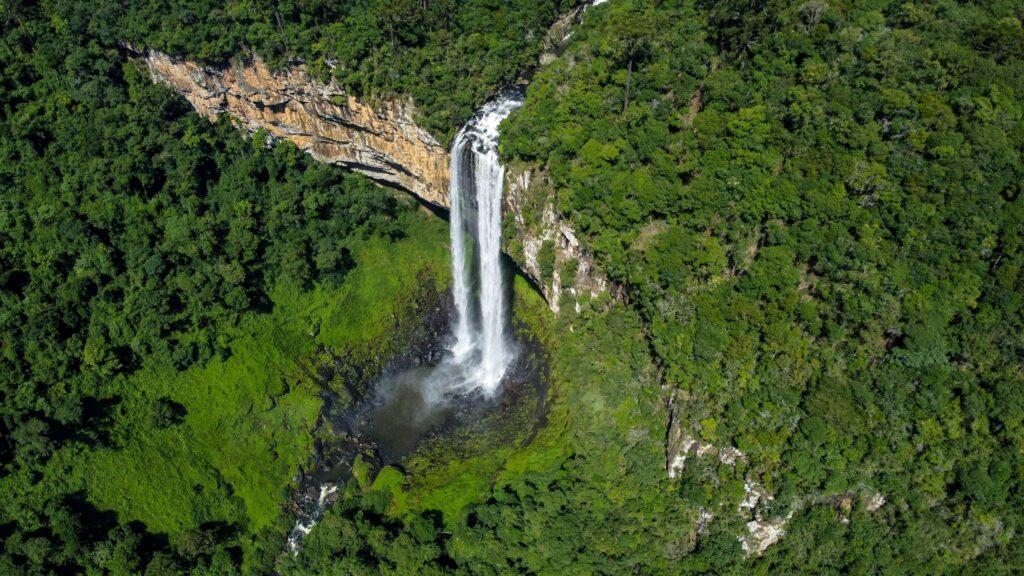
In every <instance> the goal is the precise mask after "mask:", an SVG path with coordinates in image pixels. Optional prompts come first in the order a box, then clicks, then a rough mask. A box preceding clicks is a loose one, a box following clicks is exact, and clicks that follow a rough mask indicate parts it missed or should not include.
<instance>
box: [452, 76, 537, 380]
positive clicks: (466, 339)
mask: <svg viewBox="0 0 1024 576" xmlns="http://www.w3.org/2000/svg"><path fill="white" fill-rule="evenodd" d="M521 105H522V95H521V94H519V93H506V94H502V95H501V96H498V97H497V98H495V99H494V100H492V101H490V102H488V103H487V104H486V105H484V107H483V108H482V109H481V110H480V111H479V112H477V114H476V115H475V116H474V117H473V118H472V119H471V120H470V121H469V123H468V124H466V126H465V127H464V128H463V129H462V131H461V132H459V134H458V136H456V137H455V142H454V143H453V144H452V164H451V183H450V185H449V188H448V192H449V197H450V199H451V200H450V201H451V242H452V276H453V281H454V287H453V292H454V293H455V310H456V315H457V318H456V320H455V328H454V336H455V343H454V344H453V345H452V348H451V351H452V355H453V356H454V360H455V362H456V363H458V364H461V365H463V367H464V368H466V369H467V378H468V380H469V382H467V383H466V384H467V385H468V387H470V388H480V389H481V390H483V391H484V392H485V393H487V394H492V393H493V392H494V391H495V390H497V388H498V385H499V384H500V383H501V378H502V377H503V376H504V375H505V370H506V369H507V368H508V366H509V363H510V362H511V361H512V352H511V350H510V346H509V341H508V334H507V330H506V326H505V324H506V316H507V309H506V304H505V282H504V278H503V277H502V269H501V196H502V191H503V188H504V178H505V168H504V167H503V166H502V165H501V162H499V161H498V126H499V125H500V124H501V121H502V120H504V119H505V118H506V117H507V116H508V115H509V114H510V113H511V112H512V111H513V110H515V109H516V108H518V107H519V106H521ZM474 207H475V211H474V210H472V209H473V208H474ZM467 229H468V230H469V231H470V232H471V233H475V234H472V235H473V237H474V239H475V240H476V261H477V262H478V263H479V266H480V267H479V280H480V290H479V294H478V298H477V301H476V302H475V303H474V302H473V299H472V298H471V295H472V280H471V278H472V276H471V271H470V269H469V267H468V266H469V262H467V258H466V255H467V250H466V245H465V242H466V231H467ZM476 311H479V322H475V321H474V320H475V316H474V312H476Z"/></svg>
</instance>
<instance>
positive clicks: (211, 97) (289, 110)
mask: <svg viewBox="0 0 1024 576" xmlns="http://www.w3.org/2000/svg"><path fill="white" fill-rule="evenodd" d="M144 60H145V62H146V65H147V66H148V67H149V72H150V75H151V76H152V78H153V80H154V81H155V82H163V83H166V84H168V85H170V86H171V87H172V88H174V89H175V90H176V91H178V92H179V93H181V94H182V95H183V96H185V98H186V99H188V101H189V102H190V103H191V104H192V106H193V107H194V108H195V109H196V112H198V113H200V114H202V115H203V116H206V117H207V118H210V119H211V120H215V119H216V118H217V117H219V116H220V115H222V114H227V115H228V116H230V117H231V118H233V119H234V120H235V121H237V122H238V123H239V124H240V125H241V126H242V127H243V128H245V129H247V130H249V131H255V130H257V129H259V128H263V129H265V130H267V132H269V133H270V134H271V135H272V136H273V137H275V138H281V139H284V140H288V141H290V142H293V143H294V144H295V145H296V146H298V147H299V148H300V149H301V150H304V151H306V152H308V153H309V154H310V155H312V156H313V157H314V158H316V159H317V160H320V161H322V162H328V163H331V164H339V165H341V166H345V167H346V168H350V169H352V170H354V171H356V172H360V173H362V174H365V175H367V176H369V177H371V178H373V179H374V180H377V181H380V182H383V183H387V184H390V185H393V186H397V187H399V188H402V189H404V190H408V191H409V192H411V193H413V194H415V195H416V196H417V197H419V198H420V199H421V200H424V201H426V202H430V203H431V204H434V205H437V206H441V207H447V206H448V152H447V150H445V149H444V147H442V146H441V144H440V143H439V142H438V141H437V140H436V139H435V138H434V137H433V136H431V135H430V133H428V132H427V131H426V130H423V129H422V128H420V127H419V126H417V125H416V123H415V122H413V120H412V105H411V104H410V103H408V102H403V101H398V100H384V101H381V102H380V103H379V104H377V105H375V106H371V105H369V104H367V103H364V102H361V101H360V100H358V99H356V98H355V97H353V96H351V95H349V94H346V93H345V92H343V91H342V90H340V89H339V88H337V87H336V86H334V85H329V84H324V83H322V82H320V81H318V80H317V79H315V78H313V77H311V76H310V75H309V74H308V73H307V72H306V69H305V67H304V66H301V65H299V66H294V67H291V68H288V69H286V70H282V71H279V72H274V71H271V70H270V69H269V68H268V67H267V65H266V64H265V63H264V62H263V61H262V60H260V59H259V58H258V57H257V58H254V59H253V60H252V61H251V62H250V63H247V64H244V65H243V64H236V65H233V66H230V67H225V68H212V67H204V66H200V65H198V64H194V63H192V62H187V61H183V60H178V59H175V58H172V57H170V56H168V55H166V54H162V53H160V52H154V51H149V52H147V53H146V54H145V56H144Z"/></svg>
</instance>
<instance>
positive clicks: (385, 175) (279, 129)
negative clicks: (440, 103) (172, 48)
mask: <svg viewBox="0 0 1024 576" xmlns="http://www.w3.org/2000/svg"><path fill="white" fill-rule="evenodd" d="M573 16H575V13H573ZM568 21H569V20H566V22H568ZM562 25H563V26H567V24H565V23H563V24H562ZM558 34H564V32H563V31H562V30H561V29H560V28H559V27H558V26H554V27H552V36H555V37H557V35H558ZM142 57H143V60H144V62H145V63H146V66H147V67H148V68H149V72H150V76H151V77H152V79H153V81H154V82H160V83H165V84H167V85H169V86H170V87H172V88H173V89H174V90H176V91H177V92H178V93H180V94H181V95H183V96H184V97H185V98H186V99H187V100H188V101H189V102H190V103H191V104H192V106H193V107H194V108H195V110H196V112H198V113H199V114H201V115H203V116H206V117H207V118H209V119H210V120H211V121H214V120H216V119H217V118H219V117H220V116H221V115H227V116H228V117H230V118H231V119H232V120H233V121H234V122H235V123H237V124H238V125H239V127H241V128H244V129H246V130H248V131H249V132H254V131H256V130H258V129H264V130H266V131H267V132H268V133H269V134H270V135H271V136H273V137H274V138H280V139H284V140H288V141H290V142H292V143H294V144H295V145H296V146H298V147H299V148H300V149H301V150H304V151H306V152H308V153H309V154H310V155H312V156H313V157H314V158H316V159H317V160H320V161H322V162H327V163H330V164H338V165H340V166H344V167H346V168H349V169H351V170H354V171H356V172H359V173H362V174H365V175H367V176H369V177H370V178H372V179H374V180H376V181H378V182H381V183H383V184H387V185H390V186H394V187H397V188H400V189H402V190H406V191H408V192H410V193H411V194H413V195H414V196H416V197H417V198H419V199H420V200H421V201H423V202H427V203H430V204H432V205H434V206H437V207H440V208H445V209H447V208H448V207H449V201H448V164H449V157H448V151H447V150H446V149H445V148H444V147H443V146H441V144H440V143H439V142H438V141H437V139H435V138H434V137H433V136H432V135H431V134H429V133H428V132H427V131H426V130H424V129H422V128H420V127H419V126H417V125H416V123H415V122H414V120H413V113H414V109H413V105H412V104H411V102H409V101H408V100H404V101H403V100H382V101H380V102H378V103H376V104H375V105H372V106H371V105H370V104H367V103H365V102H361V101H360V100H358V99H357V98H355V97H353V96H351V95H350V94H346V93H345V92H344V91H342V90H341V89H339V88H338V87H336V86H334V85H331V84H324V83H323V82H320V81H319V80H317V79H316V78H313V77H312V76H310V75H309V74H308V73H307V72H306V70H305V68H304V67H303V66H301V65H299V66H293V67H291V68H288V69H286V70H282V71H271V70H270V69H269V68H268V67H267V65H266V64H265V63H264V62H263V61H262V60H260V59H259V58H254V59H253V60H252V61H251V62H248V63H245V64H240V63H236V64H234V65H232V66H229V67H224V68H215V67H205V66H200V65H198V64H195V63H192V62H188V61H185V60H179V59H176V58H173V57H171V56H168V55H167V54H163V53H160V52H155V51H148V52H146V53H145V54H144V55H143V56H142ZM543 177H544V175H543V171H542V170H536V169H534V170H533V171H515V170H509V173H508V176H507V179H506V180H507V182H506V186H505V190H506V192H505V200H504V212H505V214H506V215H509V214H511V215H512V216H513V219H514V222H515V224H516V232H517V235H516V238H515V241H516V243H517V244H519V245H521V248H522V250H521V251H520V250H517V251H516V253H515V254H514V255H513V259H514V260H515V261H516V262H517V264H519V266H520V267H521V269H522V270H523V272H524V273H525V274H526V275H527V276H529V277H530V278H531V279H532V280H533V281H534V283H535V284H536V285H537V286H538V287H539V288H540V290H541V292H543V294H544V297H545V298H546V299H547V301H548V303H549V305H550V306H551V309H552V310H554V311H555V312H557V311H558V310H559V304H560V300H561V299H562V298H563V295H568V296H570V297H571V298H572V299H573V301H574V302H576V303H578V302H579V301H580V299H581V298H584V297H587V298H589V297H590V296H591V295H596V294H598V293H600V292H603V291H604V290H605V286H606V282H605V280H604V278H603V276H602V275H601V274H599V273H598V272H597V270H596V268H595V266H594V263H593V260H592V259H591V258H590V256H589V254H588V253H587V251H586V250H585V249H584V248H583V246H581V244H580V242H579V241H578V240H577V239H576V236H575V235H574V233H573V231H572V229H571V228H570V227H569V225H568V223H567V222H565V221H564V220H562V218H561V217H560V216H559V215H558V214H557V213H556V212H555V211H554V210H553V208H552V206H551V205H550V202H548V203H546V204H545V208H544V215H543V221H542V222H541V224H540V226H536V225H533V226H529V227H527V226H525V225H524V221H523V219H522V217H521V215H520V210H521V208H522V207H523V205H524V203H525V202H526V201H527V200H526V196H527V192H528V191H529V183H530V181H531V178H533V179H535V180H536V179H538V178H543ZM545 241H549V242H551V243H552V248H553V250H554V253H555V260H556V263H557V264H558V265H557V266H556V271H555V272H554V274H553V275H550V276H549V277H545V275H544V274H542V271H541V266H540V263H539V260H538V255H539V253H540V250H541V247H542V246H543V245H544V242H545ZM570 260H575V261H576V262H577V263H578V266H577V269H576V270H577V271H576V273H575V277H574V278H561V277H560V271H561V270H563V269H564V267H563V266H562V264H564V263H565V262H567V261H570Z"/></svg>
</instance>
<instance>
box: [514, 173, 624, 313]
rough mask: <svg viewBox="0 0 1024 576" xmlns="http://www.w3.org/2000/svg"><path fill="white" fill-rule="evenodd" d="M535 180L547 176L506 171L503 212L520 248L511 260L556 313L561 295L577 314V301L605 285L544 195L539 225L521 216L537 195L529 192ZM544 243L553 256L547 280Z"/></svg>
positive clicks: (531, 191)
mask: <svg viewBox="0 0 1024 576" xmlns="http://www.w3.org/2000/svg"><path fill="white" fill-rule="evenodd" d="M538 178H541V179H543V178H546V175H545V174H544V173H543V172H542V171H538V172H535V171H533V170H529V169H521V170H509V171H508V173H507V175H506V178H505V213H506V214H512V215H513V217H514V219H515V225H516V232H517V238H516V239H517V240H518V241H519V242H520V243H521V245H522V246H521V247H522V252H521V253H518V251H517V252H516V253H514V254H513V255H512V257H513V258H514V259H515V260H516V261H517V262H518V264H519V265H520V267H521V268H522V269H523V270H524V271H525V272H526V274H527V275H529V276H530V277H531V278H533V279H534V281H535V282H536V283H537V285H538V286H539V287H540V290H541V292H543V294H544V298H545V299H546V300H547V301H548V305H549V306H550V307H551V309H552V310H553V311H555V312H556V313H557V312H558V311H559V308H560V306H561V302H560V301H561V300H562V296H563V295H566V296H568V297H569V299H570V302H572V304H573V305H574V306H575V308H576V311H577V312H579V307H580V301H581V300H584V299H589V298H591V297H593V296H597V295H598V294H600V293H602V292H604V291H605V290H606V289H607V288H608V282H607V280H606V279H605V277H604V275H603V274H601V273H600V272H599V271H598V270H597V267H596V265H595V263H594V259H593V257H591V255H590V252H589V251H587V250H586V249H585V248H584V247H583V245H582V244H580V241H579V239H578V238H577V237H576V233H575V232H573V229H572V227H571V226H569V223H568V222H566V221H565V220H563V219H562V218H561V216H559V215H558V213H557V212H556V211H555V208H554V205H553V204H552V202H551V198H550V197H549V196H546V195H544V196H543V197H544V203H543V207H542V212H541V217H540V223H539V225H532V226H531V225H530V223H528V222H526V219H525V218H524V216H523V215H524V213H525V212H526V211H527V210H528V208H527V206H526V204H527V203H528V202H530V199H531V198H536V197H537V196H538V193H537V191H536V190H531V184H532V183H534V182H535V180H537V179H538ZM545 242H551V248H552V250H553V255H554V262H553V263H554V269H553V271H552V272H551V274H550V276H549V277H548V276H546V275H545V274H544V273H543V271H542V269H541V262H540V259H541V250H542V248H543V246H544V243H545ZM570 261H574V262H575V266H574V267H567V266H566V264H567V263H568V262H570ZM572 268H575V271H574V272H572V274H573V277H572V278H563V277H562V276H563V275H564V274H565V273H566V272H567V271H572Z"/></svg>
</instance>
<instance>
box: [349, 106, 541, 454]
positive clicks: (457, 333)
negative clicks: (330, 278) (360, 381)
mask: <svg viewBox="0 0 1024 576" xmlns="http://www.w3.org/2000/svg"><path fill="white" fill-rule="evenodd" d="M522 97H523V94H522V91H521V90H518V89H509V90H506V91H504V92H502V93H501V94H499V95H498V96H497V97H496V98H494V99H492V100H491V101H490V102H488V103H487V104H486V105H484V107H483V108H481V109H480V110H479V111H478V112H477V113H476V114H475V115H474V116H473V118H472V119H470V121H469V122H468V123H467V124H466V125H465V126H464V127H463V129H462V130H461V131H460V132H459V134H458V135H457V136H456V137H455V140H454V142H453V144H452V151H451V159H452V160H451V170H450V173H451V179H450V184H449V189H448V192H449V198H450V204H451V212H450V231H451V233H450V241H451V254H452V296H453V300H454V310H453V317H452V322H451V334H450V342H449V344H448V347H447V353H446V354H445V355H444V356H443V357H442V359H441V361H440V362H439V363H437V364H435V365H428V366H419V367H416V368H414V369H412V370H408V371H405V372H401V373H398V374H394V375H391V376H389V377H387V378H385V379H383V380H381V381H380V382H378V384H377V385H376V386H375V390H374V395H375V401H374V402H373V403H372V404H373V406H374V409H373V410H371V411H370V413H368V414H367V415H366V417H367V420H366V424H367V427H366V432H367V434H368V435H369V436H371V437H373V438H375V439H376V440H377V441H378V442H379V443H380V447H381V450H382V452H383V454H382V456H383V457H384V458H385V459H388V460H393V459H397V458H400V457H401V456H403V455H405V454H407V453H408V452H410V451H411V450H412V449H413V448H414V447H415V445H416V443H417V441H418V440H419V439H420V438H422V436H423V435H424V434H425V433H427V432H428V431H429V430H431V429H434V428H437V427H438V426H441V425H443V424H444V423H445V422H446V421H447V420H449V419H450V418H451V416H452V414H453V413H454V412H455V411H456V409H457V406H458V405H459V404H460V403H465V401H466V400H467V397H468V398H469V399H472V398H474V397H477V398H476V399H478V400H479V399H482V400H485V401H486V400H490V399H493V397H494V396H495V395H496V394H497V393H498V391H499V389H500V387H501V385H502V381H503V379H504V377H505V375H506V373H507V372H508V370H509V367H510V365H511V364H512V362H513V360H514V359H515V356H516V352H517V344H516V343H515V342H514V341H513V340H512V338H511V336H510V334H509V327H508V324H509V321H508V320H509V310H508V305H507V300H508V296H507V294H506V290H507V286H506V282H505V277H506V272H505V271H504V269H503V268H504V267H503V261H502V258H503V256H502V254H501V207H502V191H503V187H504V177H505V169H504V167H503V166H502V165H501V162H499V159H498V126H499V125H500V124H501V121H502V120H504V119H505V118H506V117H507V116H508V115H509V114H510V113H511V112H512V111H513V110H515V109H516V108H518V107H519V106H520V105H522Z"/></svg>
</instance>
